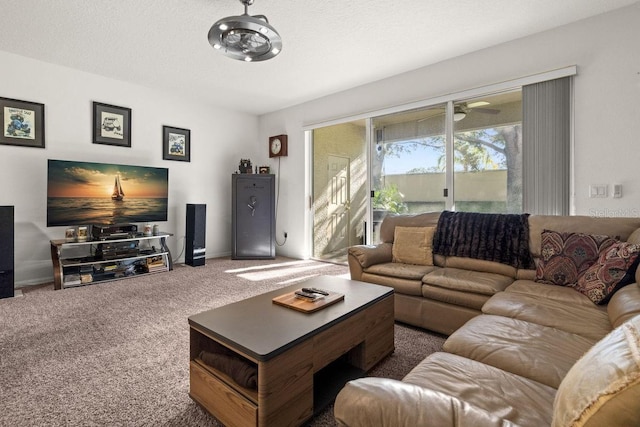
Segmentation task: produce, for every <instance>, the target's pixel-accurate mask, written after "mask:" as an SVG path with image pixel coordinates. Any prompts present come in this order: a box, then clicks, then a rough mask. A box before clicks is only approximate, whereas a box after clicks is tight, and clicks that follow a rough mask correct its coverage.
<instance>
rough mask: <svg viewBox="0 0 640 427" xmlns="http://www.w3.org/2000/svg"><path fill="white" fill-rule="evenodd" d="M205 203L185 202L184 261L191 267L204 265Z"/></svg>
mask: <svg viewBox="0 0 640 427" xmlns="http://www.w3.org/2000/svg"><path fill="white" fill-rule="evenodd" d="M206 225H207V205H194V204H187V230H186V235H187V239H186V240H187V241H186V244H185V246H186V248H185V255H184V262H185V264H187V265H190V266H192V267H197V266H200V265H204V262H205V255H206V246H207V231H206Z"/></svg>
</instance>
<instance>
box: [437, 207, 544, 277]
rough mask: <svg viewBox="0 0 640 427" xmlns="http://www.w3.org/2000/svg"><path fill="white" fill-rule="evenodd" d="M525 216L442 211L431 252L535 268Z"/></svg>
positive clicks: (526, 217)
mask: <svg viewBox="0 0 640 427" xmlns="http://www.w3.org/2000/svg"><path fill="white" fill-rule="evenodd" d="M528 218H529V214H520V215H519V214H485V213H475V212H450V211H444V212H442V214H441V215H440V219H439V220H438V226H437V228H436V232H435V234H434V236H433V252H434V253H436V254H440V255H445V256H459V257H468V258H476V259H482V260H487V261H496V262H499V263H502V264H507V265H511V266H513V267H516V268H528V269H531V268H535V267H534V263H533V258H532V257H531V253H530V252H529V221H528Z"/></svg>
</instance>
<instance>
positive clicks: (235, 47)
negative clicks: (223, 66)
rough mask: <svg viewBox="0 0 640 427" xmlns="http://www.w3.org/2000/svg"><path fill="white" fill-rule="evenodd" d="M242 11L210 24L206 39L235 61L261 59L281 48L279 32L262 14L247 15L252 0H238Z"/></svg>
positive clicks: (277, 52) (273, 54) (274, 54)
mask: <svg viewBox="0 0 640 427" xmlns="http://www.w3.org/2000/svg"><path fill="white" fill-rule="evenodd" d="M239 1H240V3H242V4H243V5H244V14H242V15H240V16H228V17H226V18H222V19H220V20H219V21H218V22H216V23H215V24H213V26H212V27H211V29H210V30H209V43H210V44H211V46H213V47H214V48H215V49H217V50H219V51H220V52H222V53H223V54H224V55H227V56H228V57H230V58H233V59H237V60H239V61H246V62H252V61H265V60H267V59H271V58H273V57H274V56H276V55H277V54H279V53H280V51H281V50H282V39H281V38H280V34H278V32H277V31H276V29H275V28H273V27H272V26H271V25H269V21H268V20H267V17H266V16H264V15H254V16H251V15H249V6H251V5H252V4H253V1H254V0H239Z"/></svg>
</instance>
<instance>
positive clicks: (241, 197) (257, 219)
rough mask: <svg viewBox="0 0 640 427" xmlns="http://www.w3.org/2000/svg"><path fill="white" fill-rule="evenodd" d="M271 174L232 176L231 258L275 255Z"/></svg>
mask: <svg viewBox="0 0 640 427" xmlns="http://www.w3.org/2000/svg"><path fill="white" fill-rule="evenodd" d="M275 213H276V203H275V175H272V174H234V175H232V212H231V217H232V232H231V234H232V243H231V258H233V259H273V258H275V257H276V243H275V242H276V240H275V236H276V234H275V233H276V218H275Z"/></svg>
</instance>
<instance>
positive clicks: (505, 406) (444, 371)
mask: <svg viewBox="0 0 640 427" xmlns="http://www.w3.org/2000/svg"><path fill="white" fill-rule="evenodd" d="M402 381H403V382H406V383H409V384H415V385H418V386H421V387H424V388H427V389H430V390H433V391H437V392H441V393H444V394H447V395H450V396H454V397H457V398H459V399H461V400H464V401H465V402H467V403H468V404H469V405H472V406H474V407H478V408H481V409H483V410H485V411H487V412H489V413H491V414H493V415H494V416H496V417H499V418H502V419H504V420H508V421H510V422H513V423H515V424H516V425H518V426H521V427H524V426H532V427H533V426H535V427H539V426H541V425H549V424H550V423H551V414H552V412H553V397H554V395H555V392H556V390H555V389H554V388H552V387H549V386H546V385H544V384H540V383H538V382H536V381H533V380H530V379H528V378H524V377H521V376H519V375H515V374H513V373H511V372H507V371H503V370H501V369H498V368H495V367H493V366H490V365H486V364H484V363H480V362H477V361H475V360H472V359H467V358H466V357H460V356H457V355H455V354H450V353H443V352H437V353H433V354H431V355H429V356H428V357H427V358H426V359H425V360H423V361H422V362H420V364H418V366H416V367H415V368H413V370H411V372H409V373H408V374H407V375H406V376H405V377H404V379H403V380H402ZM416 410H418V408H416ZM423 410H425V411H428V410H429V408H428V407H425V408H423ZM455 425H460V424H457V423H456V424H455Z"/></svg>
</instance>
